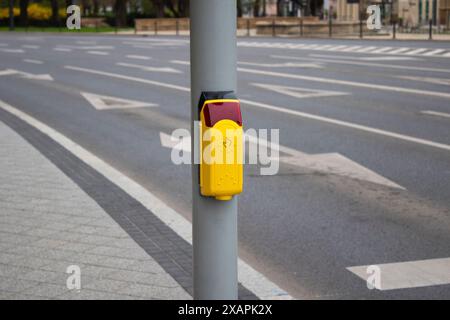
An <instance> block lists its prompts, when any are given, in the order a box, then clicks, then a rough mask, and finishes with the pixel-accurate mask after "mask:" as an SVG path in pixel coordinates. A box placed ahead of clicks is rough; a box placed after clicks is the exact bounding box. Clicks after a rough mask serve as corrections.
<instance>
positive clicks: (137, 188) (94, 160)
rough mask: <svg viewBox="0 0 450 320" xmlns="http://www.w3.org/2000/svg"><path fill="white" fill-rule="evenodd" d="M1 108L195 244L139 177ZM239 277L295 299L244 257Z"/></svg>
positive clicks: (266, 294)
mask: <svg viewBox="0 0 450 320" xmlns="http://www.w3.org/2000/svg"><path fill="white" fill-rule="evenodd" d="M0 108H2V109H3V110H5V111H7V112H9V113H11V114H13V115H15V116H16V117H18V118H19V119H21V120H23V121H25V122H26V123H28V124H29V125H31V126H32V127H34V128H36V129H38V130H39V131H41V132H42V133H43V134H45V135H47V136H48V137H49V138H51V139H52V140H54V141H55V142H57V143H58V144H60V145H61V146H62V147H64V148H65V149H66V150H68V151H69V152H71V153H72V154H73V155H74V156H76V157H77V158H78V159H80V160H81V161H83V162H84V163H86V164H87V165H89V166H90V167H92V168H93V169H94V170H96V171H97V172H99V173H100V174H101V175H103V176H104V177H105V178H107V179H108V180H109V181H111V182H112V183H114V184H115V185H117V186H118V187H119V188H121V189H122V190H123V191H125V192H126V193H127V194H129V195H130V196H131V197H133V198H134V199H136V200H137V201H138V202H140V203H141V204H142V205H143V206H144V207H146V208H147V209H148V210H149V211H151V212H152V213H153V214H155V215H156V216H157V217H158V218H159V219H160V220H161V221H162V222H164V223H165V224H166V225H167V226H168V227H170V228H171V229H172V230H174V231H175V232H176V233H177V234H178V235H179V236H180V237H182V238H183V239H184V240H185V241H187V242H188V243H190V244H192V225H191V223H190V222H189V221H188V220H186V218H184V217H183V216H182V215H181V214H180V213H178V212H176V211H175V210H174V209H172V208H171V207H169V206H168V205H167V204H166V203H165V202H164V201H162V200H161V199H159V198H158V197H157V196H155V195H154V194H153V193H152V192H150V191H149V190H147V189H145V188H144V187H142V186H141V185H140V184H138V183H137V182H136V181H134V180H132V179H130V178H129V177H127V176H126V175H124V174H123V173H121V172H120V171H118V170H116V169H115V168H113V167H112V166H111V165H109V164H108V163H106V162H105V161H103V160H102V159H100V158H98V157H97V156H96V155H94V154H92V153H91V152H89V151H88V150H86V149H84V148H83V147H82V146H80V145H79V144H77V143H76V142H75V141H73V140H71V139H70V138H68V137H66V136H64V135H63V134H61V133H59V132H58V131H56V130H54V129H52V128H51V127H49V126H47V125H46V124H44V123H42V122H40V121H39V120H37V119H35V118H33V117H31V116H30V115H28V114H26V113H24V112H22V111H21V110H19V109H17V108H15V107H13V106H11V105H9V104H7V103H5V102H3V101H1V100H0ZM238 270H239V281H240V282H241V283H242V284H243V285H244V286H245V287H246V288H248V289H249V290H251V291H252V292H253V293H254V294H256V295H257V296H258V297H259V298H261V299H264V300H266V299H267V300H269V299H292V297H291V296H290V295H289V294H288V293H287V292H285V291H284V290H282V289H281V288H279V287H278V286H277V285H276V284H274V283H273V282H271V281H270V280H269V279H267V278H266V277H265V276H264V275H262V274H261V273H259V272H258V271H256V270H255V269H253V268H252V267H251V266H250V265H248V264H247V263H245V262H244V261H243V260H241V259H239V261H238Z"/></svg>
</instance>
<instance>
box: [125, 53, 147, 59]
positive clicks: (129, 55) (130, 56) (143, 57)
mask: <svg viewBox="0 0 450 320" xmlns="http://www.w3.org/2000/svg"><path fill="white" fill-rule="evenodd" d="M126 57H127V58H129V59H137V60H150V59H151V57H147V56H139V55H135V54H128V55H127V56H126Z"/></svg>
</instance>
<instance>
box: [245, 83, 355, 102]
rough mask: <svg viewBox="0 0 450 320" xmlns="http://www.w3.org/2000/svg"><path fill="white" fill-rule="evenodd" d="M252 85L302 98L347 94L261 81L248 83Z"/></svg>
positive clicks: (345, 93)
mask: <svg viewBox="0 0 450 320" xmlns="http://www.w3.org/2000/svg"><path fill="white" fill-rule="evenodd" d="M250 84H251V85H252V86H255V87H258V88H263V89H266V90H271V91H275V92H278V93H281V94H285V95H288V96H291V97H294V98H298V99H304V98H320V97H334V96H342V95H348V94H349V93H347V92H340V91H327V90H317V89H304V88H299V87H290V86H279V85H273V84H263V83H250Z"/></svg>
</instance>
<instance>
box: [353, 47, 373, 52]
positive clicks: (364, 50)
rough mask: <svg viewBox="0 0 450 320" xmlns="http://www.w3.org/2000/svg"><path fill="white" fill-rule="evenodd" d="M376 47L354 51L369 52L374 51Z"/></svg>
mask: <svg viewBox="0 0 450 320" xmlns="http://www.w3.org/2000/svg"><path fill="white" fill-rule="evenodd" d="M376 48H377V47H365V48H362V49H358V50H356V51H355V52H367V51H371V50H374V49H376Z"/></svg>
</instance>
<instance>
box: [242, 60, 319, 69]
mask: <svg viewBox="0 0 450 320" xmlns="http://www.w3.org/2000/svg"><path fill="white" fill-rule="evenodd" d="M237 64H239V65H243V66H253V67H265V68H323V67H322V66H321V65H320V64H317V63H292V62H286V63H257V62H247V61H238V62H237Z"/></svg>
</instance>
